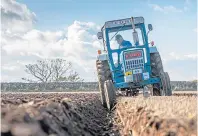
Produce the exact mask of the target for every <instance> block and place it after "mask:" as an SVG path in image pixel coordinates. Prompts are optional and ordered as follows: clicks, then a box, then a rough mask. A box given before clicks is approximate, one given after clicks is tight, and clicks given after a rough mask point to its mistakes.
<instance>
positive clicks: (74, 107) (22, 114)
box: [1, 92, 197, 136]
mask: <svg viewBox="0 0 198 136" xmlns="http://www.w3.org/2000/svg"><path fill="white" fill-rule="evenodd" d="M196 101H197V93H194V92H191V93H189V92H177V93H175V94H174V96H171V97H148V98H144V97H142V96H141V95H140V96H138V97H123V96H122V97H118V98H117V104H116V106H115V107H114V108H113V109H112V111H111V112H107V110H106V109H105V108H103V106H102V105H101V103H100V96H99V93H92V92H90V93H89V92H88V93H81V92H79V93H55V92H54V93H48V92H45V93H2V94H1V135H4V136H95V135H103V136H118V135H126V136H128V135H131V136H132V135H133V136H148V135H150V136H154V135H157V136H176V135H177V136H179V135H181V136H185V135H186V136H187V135H191V136H195V135H196V132H197V118H196V116H197V103H196Z"/></svg>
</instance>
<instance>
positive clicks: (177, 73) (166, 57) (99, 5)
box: [1, 0, 198, 82]
mask: <svg viewBox="0 0 198 136" xmlns="http://www.w3.org/2000/svg"><path fill="white" fill-rule="evenodd" d="M196 10H197V3H196V0H166V1H165V0H164V1H162V0H160V1H159V0H108V1H107V0H17V1H15V0H2V1H1V57H2V58H1V63H2V65H1V66H2V67H1V80H2V81H7V82H10V81H21V78H22V77H28V75H27V74H26V73H25V72H24V69H25V67H24V65H25V64H29V63H34V62H35V61H36V60H40V59H44V58H54V57H61V58H64V59H67V60H69V61H72V63H73V65H74V69H75V70H76V71H77V72H79V73H80V76H81V77H82V78H84V79H85V81H96V79H97V78H96V73H95V60H96V55H97V50H98V49H102V46H101V42H100V41H98V40H97V37H96V33H97V32H98V31H99V30H100V28H101V26H102V25H103V24H104V22H105V21H108V20H115V19H122V18H128V17H131V16H143V17H144V18H145V23H146V24H148V23H151V24H152V25H153V28H154V30H153V31H152V32H151V33H150V39H149V40H153V41H154V42H155V45H156V46H157V48H158V50H159V51H160V54H161V57H162V60H163V64H164V69H165V71H167V72H169V75H170V78H171V80H179V81H181V80H187V81H188V80H194V79H196V76H197V70H196V69H197V63H196V62H197V58H198V55H197V39H196V38H197V15H196V14H197V11H196Z"/></svg>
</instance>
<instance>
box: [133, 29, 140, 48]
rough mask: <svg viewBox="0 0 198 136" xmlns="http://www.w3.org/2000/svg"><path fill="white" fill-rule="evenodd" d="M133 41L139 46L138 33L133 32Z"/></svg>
mask: <svg viewBox="0 0 198 136" xmlns="http://www.w3.org/2000/svg"><path fill="white" fill-rule="evenodd" d="M133 40H134V43H135V45H139V38H138V33H137V32H136V31H135V32H133Z"/></svg>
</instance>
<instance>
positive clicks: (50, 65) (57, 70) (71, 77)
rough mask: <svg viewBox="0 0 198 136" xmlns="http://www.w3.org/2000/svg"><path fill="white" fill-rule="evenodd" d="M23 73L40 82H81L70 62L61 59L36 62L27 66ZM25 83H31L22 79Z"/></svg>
mask: <svg viewBox="0 0 198 136" xmlns="http://www.w3.org/2000/svg"><path fill="white" fill-rule="evenodd" d="M25 67H26V69H25V71H26V72H27V73H28V74H30V75H32V76H33V77H34V78H36V79H38V80H39V81H40V82H44V83H45V82H50V81H69V82H76V81H83V80H82V79H81V78H80V77H79V74H78V73H77V72H75V71H73V70H72V64H71V62H68V61H66V60H63V59H52V60H47V59H45V60H38V61H37V63H36V64H28V65H26V66H25ZM22 79H23V80H26V81H33V80H30V79H26V78H22Z"/></svg>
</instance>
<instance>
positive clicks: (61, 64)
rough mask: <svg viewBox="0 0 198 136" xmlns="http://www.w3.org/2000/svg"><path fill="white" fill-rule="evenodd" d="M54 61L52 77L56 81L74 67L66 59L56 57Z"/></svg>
mask: <svg viewBox="0 0 198 136" xmlns="http://www.w3.org/2000/svg"><path fill="white" fill-rule="evenodd" d="M52 62H53V74H52V78H53V80H54V81H58V80H59V79H60V77H63V76H64V75H65V74H67V73H68V72H69V71H71V69H72V64H71V62H67V61H66V60H63V59H55V60H52Z"/></svg>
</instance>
